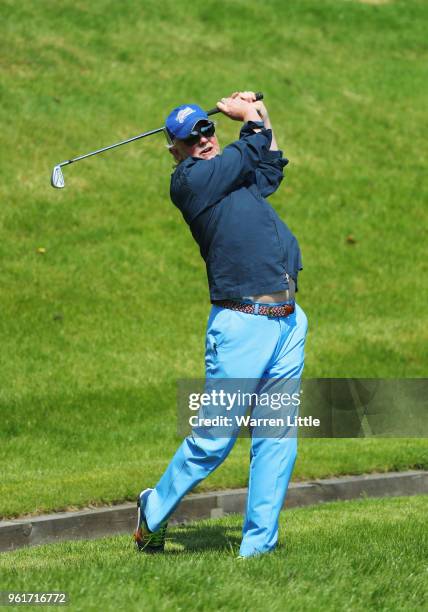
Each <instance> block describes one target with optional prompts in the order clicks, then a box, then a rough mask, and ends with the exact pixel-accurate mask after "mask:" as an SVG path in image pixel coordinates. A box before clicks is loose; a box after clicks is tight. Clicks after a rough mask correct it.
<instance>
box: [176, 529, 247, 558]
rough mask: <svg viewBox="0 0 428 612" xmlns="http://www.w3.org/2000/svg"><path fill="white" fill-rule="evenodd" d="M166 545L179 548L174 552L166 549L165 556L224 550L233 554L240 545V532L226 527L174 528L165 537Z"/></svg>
mask: <svg viewBox="0 0 428 612" xmlns="http://www.w3.org/2000/svg"><path fill="white" fill-rule="evenodd" d="M167 543H168V545H178V546H179V549H176V550H168V548H167V549H166V550H165V554H170V555H176V554H182V553H183V552H197V551H199V552H202V551H204V552H206V551H209V550H217V551H218V550H225V549H226V550H230V551H233V552H235V551H236V549H237V548H238V547H239V545H240V543H241V532H240V530H239V529H238V528H236V527H231V526H228V525H186V526H185V527H181V528H177V527H176V528H174V532H173V533H171V534H168V535H167Z"/></svg>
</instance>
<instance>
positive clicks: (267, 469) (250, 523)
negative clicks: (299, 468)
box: [134, 92, 307, 557]
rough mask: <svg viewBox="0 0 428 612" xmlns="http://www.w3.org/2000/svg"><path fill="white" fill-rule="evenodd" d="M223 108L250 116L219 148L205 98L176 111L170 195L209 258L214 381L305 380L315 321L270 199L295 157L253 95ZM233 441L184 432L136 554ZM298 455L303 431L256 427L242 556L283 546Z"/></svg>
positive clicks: (291, 240) (154, 541)
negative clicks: (301, 298)
mask: <svg viewBox="0 0 428 612" xmlns="http://www.w3.org/2000/svg"><path fill="white" fill-rule="evenodd" d="M217 107H218V108H219V110H220V111H221V112H222V113H224V114H225V115H226V116H227V117H229V118H230V119H232V120H235V121H241V122H243V126H242V129H241V132H240V136H239V139H238V140H236V141H235V142H233V143H232V144H230V145H228V146H227V147H225V148H224V149H223V151H221V150H220V146H219V143H218V140H217V136H216V134H215V125H214V124H213V123H212V122H211V121H210V120H209V118H208V116H207V114H206V113H205V112H204V111H203V110H202V109H201V108H200V107H199V106H196V105H194V104H184V105H182V106H179V107H178V108H175V109H174V110H173V111H172V112H171V113H170V115H169V116H168V118H167V120H166V128H167V130H168V133H169V136H170V138H171V142H172V145H171V146H170V153H171V154H172V155H173V156H174V159H175V161H176V163H177V165H176V168H175V170H174V172H173V174H172V177H171V199H172V201H173V203H174V204H175V206H177V208H178V209H179V210H180V211H181V213H182V215H183V217H184V220H185V221H186V223H187V224H188V225H189V227H190V230H191V232H192V235H193V237H194V239H195V240H196V242H197V243H198V245H199V248H200V252H201V255H202V257H203V258H204V260H205V262H206V267H207V275H208V283H209V290H210V299H211V304H212V307H211V312H210V315H209V320H208V325H207V333H206V353H205V367H206V380H207V381H210V380H211V381H212V380H213V379H224V380H226V379H227V380H229V379H231V380H238V381H241V382H243V381H247V385H246V390H248V389H249V388H250V389H252V390H256V389H257V391H258V392H260V390H261V389H263V385H266V384H268V383H266V380H267V381H269V379H279V380H294V381H298V382H299V381H300V378H301V374H302V371H303V364H304V345H305V338H306V331H307V319H306V316H305V314H304V312H303V310H302V309H301V308H300V307H299V306H298V305H297V304H296V303H295V291H296V288H297V287H296V286H297V275H298V272H299V270H301V268H302V266H301V257H300V250H299V246H298V243H297V240H296V238H295V237H294V236H293V234H292V233H291V231H290V230H289V229H288V227H287V226H286V225H285V223H283V221H281V219H280V218H279V217H278V215H277V213H276V212H275V210H274V209H273V208H272V207H271V206H270V205H269V204H268V202H267V201H266V199H265V198H266V197H268V196H269V195H271V194H272V193H273V192H274V191H276V189H277V188H278V187H279V185H280V183H281V181H282V178H283V168H284V166H285V165H286V164H287V163H288V160H286V159H284V158H283V156H282V152H281V151H280V150H279V149H278V146H277V143H276V140H275V136H274V133H273V130H272V126H271V123H270V120H269V115H268V112H267V109H266V107H265V105H264V103H263V102H262V101H257V100H256V96H255V94H254V93H253V92H235V93H233V94H232V95H231V96H230V97H229V98H222V99H221V100H220V101H219V102H218V103H217ZM260 381H265V382H262V383H260ZM256 429H257V428H256ZM235 433H236V432H235ZM235 440H236V435H230V436H221V437H220V436H218V437H216V436H206V437H204V436H197V435H195V434H194V433H192V435H189V436H188V437H186V438H185V440H184V442H183V443H182V444H181V446H180V447H179V448H178V450H177V452H176V454H175V456H174V457H173V459H172V461H171V463H170V464H169V466H168V467H167V469H166V471H165V473H164V474H163V476H162V477H161V479H160V480H159V482H158V483H157V485H156V486H155V488H154V489H145V490H143V491H142V492H141V493H140V495H139V497H138V503H137V507H138V519H137V521H138V522H137V529H136V531H135V534H134V539H135V543H136V547H137V549H138V550H139V551H145V552H161V551H163V550H164V543H165V533H166V526H167V520H168V517H169V516H170V515H171V513H172V512H173V511H174V509H175V508H176V507H177V505H178V504H179V502H180V500H181V499H182V498H183V496H184V495H185V494H186V493H188V492H189V491H191V490H192V489H193V488H194V487H195V486H196V485H197V484H198V483H199V482H201V480H203V479H204V478H206V477H207V476H208V475H209V474H210V473H211V472H212V471H213V470H215V469H216V468H217V467H218V466H219V465H220V464H221V463H222V462H223V461H224V459H225V458H226V457H227V455H228V453H229V452H230V450H231V449H232V447H233V445H234V442H235ZM296 452H297V438H296V436H295V435H291V436H290V435H287V433H286V434H284V435H277V436H272V435H269V434H267V435H266V437H264V436H263V435H257V434H256V432H255V431H252V440H251V454H250V473H249V485H248V500H247V507H246V516H245V520H244V525H243V534H242V542H241V547H240V553H239V556H240V557H251V556H254V555H258V554H261V553H266V552H269V551H272V550H273V549H274V548H275V546H276V544H277V540H278V520H279V513H280V511H281V508H282V507H283V503H284V500H285V495H286V492H287V487H288V483H289V480H290V477H291V473H292V471H293V467H294V463H295V459H296Z"/></svg>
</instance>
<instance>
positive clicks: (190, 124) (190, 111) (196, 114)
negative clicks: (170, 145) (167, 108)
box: [165, 104, 209, 140]
mask: <svg viewBox="0 0 428 612" xmlns="http://www.w3.org/2000/svg"><path fill="white" fill-rule="evenodd" d="M208 120H209V119H208V115H207V113H206V112H205V111H204V110H202V108H201V107H200V106H198V105H197V104H182V105H181V106H177V108H174V110H173V111H171V112H170V113H169V115H168V117H167V119H166V122H165V127H166V129H167V130H168V133H169V135H170V137H171V138H172V139H174V138H178V139H180V140H183V139H184V138H187V137H188V136H189V135H190V132H191V131H192V130H193V128H194V127H195V125H196V124H197V123H198V121H208Z"/></svg>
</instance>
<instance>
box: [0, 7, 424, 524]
mask: <svg viewBox="0 0 428 612" xmlns="http://www.w3.org/2000/svg"><path fill="white" fill-rule="evenodd" d="M427 13H428V8H427V6H426V3H425V2H423V1H422V0H414V1H412V2H404V1H392V2H389V3H382V4H380V5H371V4H367V3H361V2H358V1H356V0H351V1H349V2H345V1H343V0H325V1H323V2H322V3H319V2H317V1H316V0H302V1H301V2H298V3H296V2H287V3H286V2H283V1H282V0H269V1H268V2H264V3H259V2H256V1H255V0H251V1H250V0H245V1H244V0H233V1H230V2H224V3H218V2H214V1H213V0H203V1H202V0H197V1H195V2H193V3H192V4H191V6H190V5H189V4H188V3H184V2H183V1H181V0H180V2H173V1H172V0H165V1H163V2H155V1H154V0H147V1H145V2H143V3H142V2H139V1H138V0H126V1H125V2H115V1H113V0H97V1H95V2H92V3H88V2H86V1H83V0H73V2H72V1H71V0H63V1H62V2H61V3H53V2H50V1H48V0H38V2H37V3H31V2H20V3H16V2H14V1H13V0H3V2H2V3H1V7H0V18H1V22H2V36H1V37H0V52H1V57H2V62H1V64H0V70H1V79H0V96H1V100H2V104H1V105H0V121H1V125H2V139H3V147H2V160H1V164H0V199H1V201H2V203H3V206H1V207H0V231H1V240H0V257H1V261H2V274H1V277H0V299H1V317H0V338H1V346H2V350H1V353H0V376H1V380H0V382H1V384H0V409H1V428H0V461H1V464H0V465H1V467H2V473H3V478H2V482H1V483H0V486H1V495H0V498H1V508H0V514H3V515H11V514H15V513H19V512H28V511H30V510H34V509H35V508H37V509H50V508H59V507H63V506H65V505H73V504H75V505H82V504H83V505H84V504H85V503H88V502H91V501H96V502H100V501H112V500H115V499H123V498H125V497H127V496H128V495H131V493H132V495H134V493H135V490H138V488H139V487H140V486H141V483H142V482H143V480H144V479H145V478H147V477H148V476H149V477H150V478H151V479H155V478H157V476H158V475H159V474H160V472H161V470H162V468H163V467H164V465H165V463H166V461H167V459H168V457H169V456H170V454H171V452H172V451H173V449H174V448H175V447H176V445H177V443H178V439H177V437H176V436H175V433H174V429H175V380H176V379H177V378H187V377H200V376H202V375H203V350H204V346H203V335H204V326H205V322H206V318H207V313H208V299H207V297H208V294H207V288H206V280H205V270H204V265H203V262H202V260H200V258H199V255H198V251H197V248H196V246H195V245H194V243H193V241H192V238H191V236H190V233H189V231H188V229H187V228H186V227H185V225H184V223H183V222H182V220H181V218H180V215H179V213H178V211H177V210H175V209H174V207H173V206H172V205H171V204H170V202H169V197H168V191H169V174H170V172H171V161H170V158H169V156H168V154H167V153H166V151H165V148H164V141H163V137H162V136H154V137H152V138H151V139H147V140H145V141H144V142H139V143H134V144H133V145H129V146H128V147H126V148H124V149H121V150H118V151H115V152H111V153H108V154H106V155H105V156H100V157H98V158H96V159H92V160H86V161H83V162H81V163H80V164H78V165H76V166H70V167H68V168H66V169H65V171H64V174H65V179H66V184H67V187H66V189H64V190H63V191H61V192H60V191H56V190H55V191H54V190H53V189H51V187H50V186H49V174H50V171H51V169H52V167H53V165H54V164H55V163H57V162H59V161H61V160H63V159H67V158H69V157H72V156H74V155H77V154H80V153H84V152H86V151H91V150H93V149H94V148H97V147H98V146H102V145H106V144H109V143H111V142H116V141H118V140H120V139H122V138H126V137H128V136H131V135H134V134H137V133H140V132H142V131H144V130H147V129H151V128H155V127H158V126H160V125H162V124H163V121H164V118H165V115H166V113H167V112H168V110H169V109H170V108H172V107H173V106H175V105H176V104H177V103H179V102H182V101H186V100H189V101H195V102H198V103H199V104H201V105H202V106H204V107H211V106H213V105H214V103H215V101H216V100H217V99H218V98H219V97H221V96H223V95H225V94H227V93H228V92H231V91H233V90H235V89H237V88H243V89H249V88H253V89H256V90H262V91H263V92H264V93H265V96H266V102H267V104H268V107H269V109H270V112H271V115H272V120H273V123H274V126H275V128H276V131H277V137H278V140H279V142H280V144H281V146H282V147H283V148H284V151H285V153H286V155H287V157H288V158H289V159H290V160H291V161H290V165H289V166H288V167H287V177H286V180H285V182H284V183H283V185H282V186H281V188H280V190H279V192H278V193H277V194H275V195H274V196H273V197H272V203H273V205H274V206H275V207H276V209H277V210H278V211H279V213H280V214H281V216H282V217H283V218H284V219H285V220H286V221H287V222H288V224H289V225H290V227H291V228H292V229H293V230H294V231H295V233H296V234H297V235H298V237H299V240H300V243H301V247H302V251H303V257H304V265H305V270H304V272H303V273H302V275H301V281H300V289H301V292H300V295H299V301H300V303H301V305H302V306H303V308H304V309H305V310H306V312H307V314H308V316H309V321H310V334H309V339H308V347H307V365H306V370H305V375H306V376H307V377H315V376H329V377H332V376H367V377H381V376H382V377H412V376H415V377H418V376H424V375H426V363H427V328H428V326H427V314H426V307H425V303H426V297H425V296H426V291H425V290H426V281H425V277H426V269H427V264H426V247H424V244H426V226H427V224H426V208H424V206H423V203H424V201H426V197H427V186H426V181H425V182H424V181H423V180H422V179H423V177H424V173H425V168H426V146H425V143H426V136H425V134H424V133H423V130H422V129H421V126H422V125H424V121H423V120H424V113H425V108H426V101H427V83H428V79H427V66H428V63H427V61H426V59H427V42H426V32H425V28H424V23H425V22H426V18H427ZM238 127H239V126H238V125H237V124H236V123H233V122H230V121H228V120H227V119H226V118H223V117H220V118H219V119H218V131H219V136H220V140H221V141H222V142H223V144H225V143H227V142H229V141H231V140H232V139H234V138H235V137H236V135H237V131H238ZM350 235H352V237H353V238H351V239H349V238H348V237H349V236H350ZM347 238H348V240H347ZM39 247H43V248H44V249H45V252H44V254H41V253H38V252H37V249H38V248H39ZM301 449H302V452H301V459H300V460H299V461H300V463H299V465H298V467H297V475H298V476H300V477H304V476H314V475H317V476H320V475H327V474H330V473H335V472H337V473H342V472H343V471H347V472H359V471H365V470H377V469H378V470H382V469H388V468H391V467H397V466H398V467H406V466H416V465H419V466H423V465H425V466H426V465H427V451H426V444H425V443H423V442H416V441H415V442H411V441H402V442H400V443H399V444H398V443H396V442H393V441H390V442H388V441H382V442H378V441H376V440H372V441H365V442H356V441H338V442H332V441H321V442H312V441H304V443H302V445H301ZM244 456H245V457H246V456H247V448H246V446H245V443H242V444H241V443H240V446H239V448H238V449H237V451H236V453H234V455H233V457H232V458H231V459H230V461H229V462H228V467H227V468H225V469H222V471H221V472H219V473H218V474H217V475H215V476H214V477H213V479H210V481H209V482H208V483H206V484H205V486H207V487H209V486H232V485H233V484H235V485H241V484H243V482H244V480H245V465H244V464H243V457H244ZM3 468H4V469H3ZM24 491H25V494H24Z"/></svg>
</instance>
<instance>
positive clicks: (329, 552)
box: [0, 497, 428, 612]
mask: <svg viewBox="0 0 428 612" xmlns="http://www.w3.org/2000/svg"><path fill="white" fill-rule="evenodd" d="M427 503H428V502H427V498H426V497H414V498H409V499H400V498H397V499H382V500H361V501H354V502H341V503H334V504H326V505H323V506H318V507H313V508H305V509H296V510H290V511H287V512H286V513H285V514H284V513H283V514H282V518H281V535H280V543H279V547H278V549H277V550H276V551H275V553H274V554H271V555H264V556H262V557H259V558H253V559H248V560H246V561H237V560H236V559H235V555H236V553H237V550H238V547H239V542H240V527H241V519H240V518H239V517H236V516H235V517H227V518H224V519H221V520H216V521H204V522H201V523H197V524H196V523H195V524H193V525H189V526H186V527H182V528H175V529H171V531H170V536H169V541H168V542H167V545H166V554H165V555H162V556H154V557H153V556H144V555H143V556H142V555H137V554H136V553H134V552H133V550H132V548H131V547H132V544H131V541H130V537H115V538H108V539H104V540H98V541H92V542H72V543H71V542H70V543H64V544H58V545H54V546H52V545H51V546H43V547H40V548H37V549H29V550H28V549H27V550H20V551H17V552H14V553H8V554H4V555H2V557H1V558H0V569H1V579H0V584H1V589H3V590H9V589H10V590H21V589H22V590H26V591H32V590H36V591H41V590H47V591H52V590H60V591H66V592H68V594H69V597H70V605H71V606H72V608H73V610H85V611H86V610H100V609H103V610H116V609H122V610H124V609H126V610H141V609H145V610H185V609H189V608H191V609H195V610H258V609H264V610H269V612H274V611H278V612H279V611H282V610H290V611H294V610H296V611H300V610H304V611H305V612H308V611H312V610H313V611H318V610H337V611H340V612H342V611H343V610H352V612H358V611H360V610H361V611H363V610H376V611H379V610H390V611H392V610H409V611H410V610H411V611H412V612H415V611H416V610H425V609H426V603H427V595H428V593H427V585H426V579H425V578H426V556H425V550H426V545H427V544H428V542H427V532H426V529H425V525H424V521H423V515H424V513H425V514H426V512H427V509H428V508H427ZM284 528H285V532H286V533H285V537H284ZM228 577H230V578H231V579H227V578H228Z"/></svg>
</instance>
